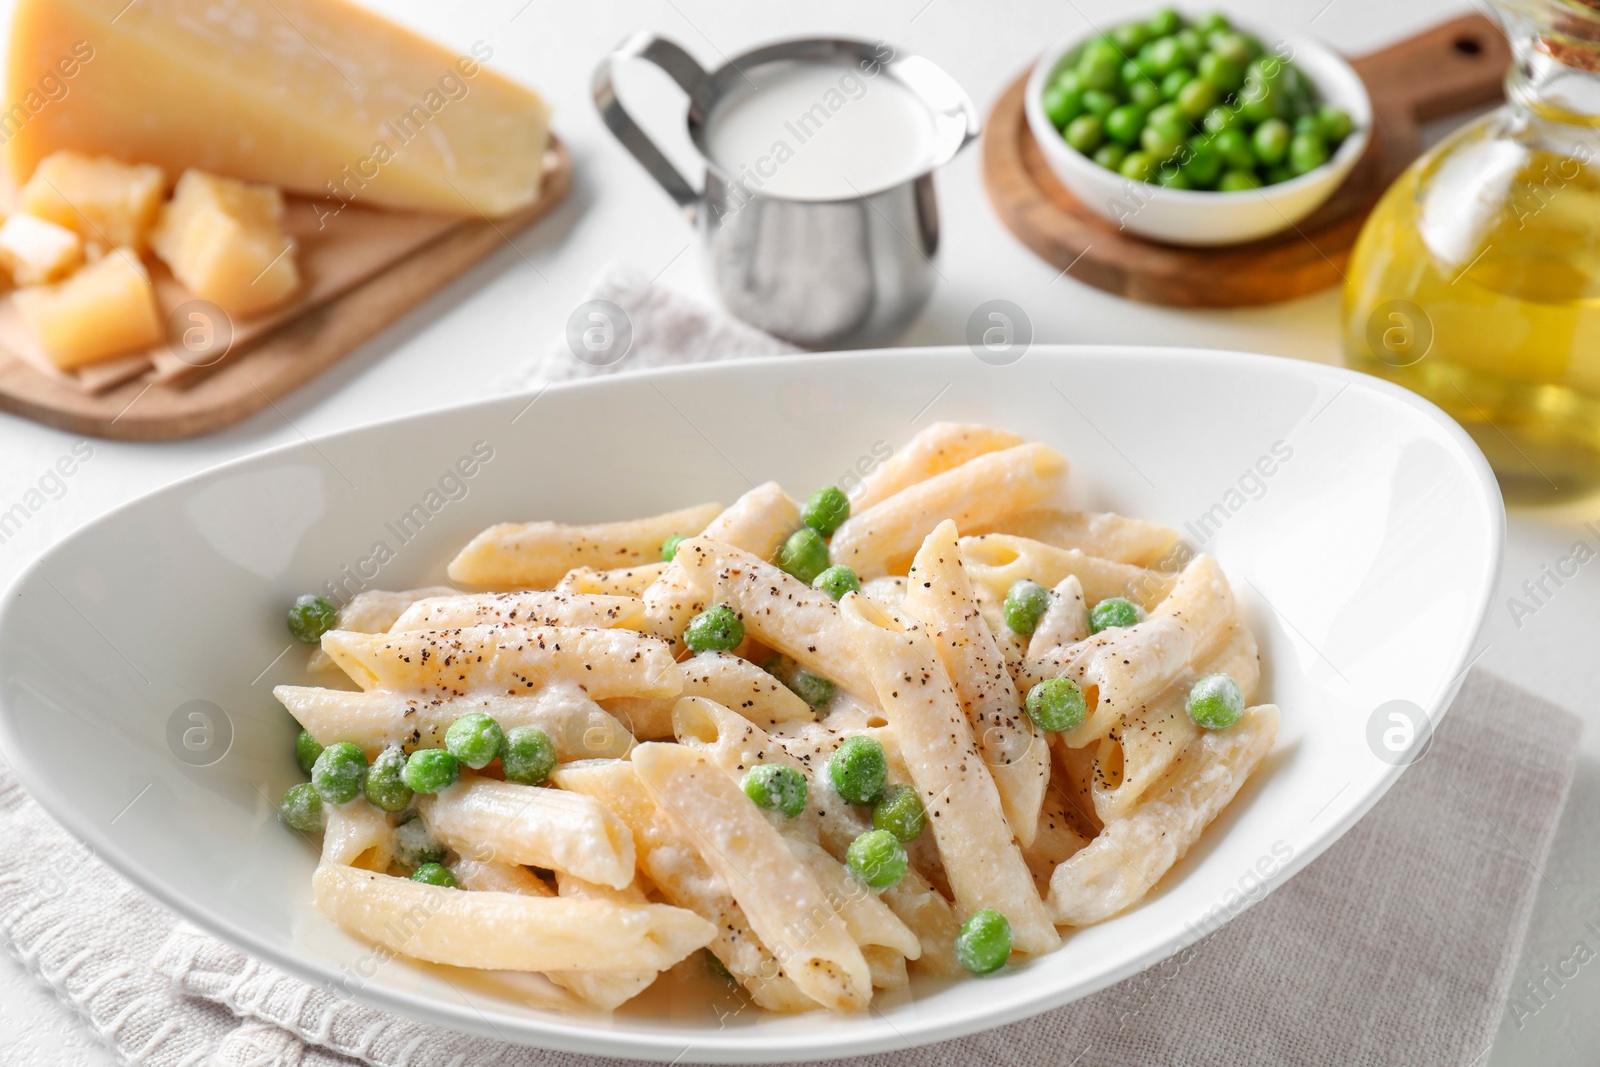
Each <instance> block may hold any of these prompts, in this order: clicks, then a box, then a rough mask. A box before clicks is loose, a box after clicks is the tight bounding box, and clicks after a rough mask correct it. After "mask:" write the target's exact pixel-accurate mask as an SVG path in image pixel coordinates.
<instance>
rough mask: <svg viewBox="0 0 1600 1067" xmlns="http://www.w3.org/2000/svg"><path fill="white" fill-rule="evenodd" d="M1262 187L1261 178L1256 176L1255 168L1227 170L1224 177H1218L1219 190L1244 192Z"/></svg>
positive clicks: (1222, 191) (1223, 191)
mask: <svg viewBox="0 0 1600 1067" xmlns="http://www.w3.org/2000/svg"><path fill="white" fill-rule="evenodd" d="M1259 188H1261V179H1260V178H1257V177H1256V174H1255V171H1253V170H1226V171H1223V172H1222V177H1220V178H1218V179H1217V192H1219V193H1242V192H1245V191H1247V190H1250V189H1259Z"/></svg>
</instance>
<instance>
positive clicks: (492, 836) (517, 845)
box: [416, 772, 636, 889]
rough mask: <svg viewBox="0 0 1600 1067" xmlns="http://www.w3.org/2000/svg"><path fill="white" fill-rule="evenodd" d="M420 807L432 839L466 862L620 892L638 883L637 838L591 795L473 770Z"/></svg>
mask: <svg viewBox="0 0 1600 1067" xmlns="http://www.w3.org/2000/svg"><path fill="white" fill-rule="evenodd" d="M416 803H417V811H418V812H420V813H421V815H422V819H423V821H424V822H425V823H427V826H428V829H429V830H430V831H431V832H432V833H433V835H434V836H435V837H437V838H438V839H439V840H440V841H443V842H444V843H445V844H447V845H449V846H450V847H451V848H453V849H455V850H456V851H457V852H459V853H461V854H462V855H463V856H468V857H470V858H472V859H480V860H494V861H496V862H499V863H522V864H527V865H529V866H533V867H546V868H550V869H552V870H557V871H566V872H567V873H569V874H575V875H577V876H578V877H579V878H583V879H585V880H587V881H590V882H599V883H600V884H602V885H609V886H612V887H614V888H617V889H621V888H622V887H623V886H626V885H628V884H629V883H631V882H632V881H633V876H634V865H635V862H636V854H635V851H634V845H633V834H632V833H631V832H630V831H629V830H628V827H627V824H626V823H624V822H623V821H622V820H621V819H619V818H617V816H616V815H615V814H614V813H613V812H612V811H611V809H610V808H608V807H606V806H605V805H604V804H602V803H600V802H599V801H598V800H595V799H594V798H593V797H586V796H583V795H582V794H579V793H570V792H567V791H566V790H562V789H545V788H543V787H541V786H532V785H518V784H516V783H514V782H501V781H496V780H495V779H493V778H484V777H481V776H479V775H476V774H472V773H470V772H468V773H464V774H463V775H462V777H461V780H460V781H458V782H457V783H456V784H455V785H453V786H451V787H450V788H448V789H446V790H444V791H443V792H441V793H436V794H433V795H431V796H429V795H426V794H424V795H420V796H418V797H417V801H416Z"/></svg>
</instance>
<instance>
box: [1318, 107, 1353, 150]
mask: <svg viewBox="0 0 1600 1067" xmlns="http://www.w3.org/2000/svg"><path fill="white" fill-rule="evenodd" d="M1317 123H1318V125H1320V126H1321V127H1322V136H1323V137H1324V138H1326V139H1327V142H1328V143H1329V144H1330V145H1336V144H1338V143H1339V142H1340V141H1343V140H1344V139H1345V138H1346V137H1349V136H1350V132H1351V131H1352V130H1353V129H1355V123H1354V122H1353V121H1352V120H1351V118H1350V112H1348V111H1346V110H1345V109H1344V108H1342V107H1335V106H1334V105H1332V104H1323V105H1322V106H1321V107H1319V108H1317Z"/></svg>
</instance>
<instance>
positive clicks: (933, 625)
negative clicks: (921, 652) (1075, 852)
mask: <svg viewBox="0 0 1600 1067" xmlns="http://www.w3.org/2000/svg"><path fill="white" fill-rule="evenodd" d="M905 612H906V614H908V615H910V616H912V617H913V618H915V619H916V620H917V621H918V622H920V623H921V624H922V626H923V629H924V630H926V631H927V634H928V636H929V637H930V638H931V639H932V644H933V647H934V648H935V649H936V650H937V652H938V655H939V658H940V659H941V660H942V661H943V662H944V667H945V672H946V673H947V674H948V675H949V677H950V681H951V682H952V683H953V684H954V686H955V695H956V699H957V700H959V701H960V702H961V710H962V711H964V712H965V713H966V716H967V722H968V723H969V724H970V725H971V728H972V733H973V737H974V739H975V740H976V742H977V745H978V752H979V753H980V754H981V755H982V757H983V762H984V764H985V765H986V766H987V767H988V768H989V773H990V774H991V775H992V776H993V777H994V784H995V788H996V789H997V790H999V793H1000V806H1001V808H1002V809H1003V810H1004V812H1005V817H1006V824H1007V826H1009V827H1010V830H1011V834H1012V836H1014V837H1015V838H1016V839H1017V842H1018V844H1021V845H1023V846H1024V847H1026V846H1027V844H1028V843H1029V842H1030V841H1032V840H1033V835H1034V832H1035V830H1036V829H1037V828H1038V824H1039V806H1040V805H1041V804H1043V803H1044V793H1045V787H1046V786H1047V785H1049V782H1050V749H1049V747H1048V746H1047V745H1046V744H1045V741H1044V738H1042V737H1036V736H1035V735H1034V730H1033V723H1032V722H1031V721H1030V720H1029V719H1028V716H1027V714H1026V713H1025V712H1024V711H1023V708H1022V698H1021V697H1020V696H1018V695H1017V689H1016V686H1015V685H1014V684H1013V682H1012V680H1011V674H1010V673H1009V672H1008V671H1007V670H1006V664H1005V659H1004V658H1003V657H1002V656H1001V653H1000V648H999V646H998V645H996V644H995V641H994V638H993V636H991V634H990V632H989V628H988V627H987V626H985V625H984V624H983V620H982V618H981V617H980V615H979V613H978V608H977V605H976V603H975V602H974V601H973V597H972V584H971V583H970V582H969V581H968V580H967V575H966V570H965V568H963V566H962V564H961V553H960V550H959V548H958V547H957V545H956V524H955V523H953V522H950V521H949V520H948V519H947V520H945V521H944V522H942V523H940V524H939V525H938V526H937V527H935V528H934V530H933V532H932V533H930V534H929V535H928V537H927V540H925V541H924V542H923V543H922V548H921V549H920V550H919V551H918V552H917V556H916V561H915V562H914V563H912V565H911V574H910V576H909V578H908V579H907V581H906V599H905Z"/></svg>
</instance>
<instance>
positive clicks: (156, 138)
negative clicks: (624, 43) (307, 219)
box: [0, 0, 548, 215]
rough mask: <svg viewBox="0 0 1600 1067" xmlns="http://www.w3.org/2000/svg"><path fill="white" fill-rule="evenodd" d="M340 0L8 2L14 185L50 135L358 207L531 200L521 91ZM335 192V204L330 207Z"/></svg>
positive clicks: (471, 209) (534, 128) (473, 208)
mask: <svg viewBox="0 0 1600 1067" xmlns="http://www.w3.org/2000/svg"><path fill="white" fill-rule="evenodd" d="M492 52H493V49H492V48H490V47H489V46H487V45H485V44H483V43H481V42H480V43H479V44H476V45H474V46H473V47H472V52H471V54H470V55H457V54H455V53H453V52H451V51H449V50H448V49H445V48H443V47H441V46H439V45H436V44H434V43H432V42H430V41H426V40H423V39H422V38H420V37H418V36H416V35H415V34H412V33H410V32H408V31H407V30H404V29H402V28H400V27H399V26H396V25H394V24H393V23H390V22H387V21H385V20H384V19H382V18H380V17H378V16H377V15H375V14H372V13H371V12H369V11H367V10H365V9H363V8H361V7H358V6H356V5H355V4H353V3H348V2H345V0H138V2H137V3H133V4H130V3H128V0H18V3H17V7H16V14H15V17H14V19H13V22H12V28H11V42H10V57H9V61H8V63H7V69H6V101H7V103H6V104H5V105H4V106H5V107H7V108H9V110H8V111H6V112H4V113H3V114H0V132H3V134H4V140H5V152H6V159H7V163H8V165H9V168H10V171H11V175H12V178H13V179H14V180H15V181H17V182H18V183H19V184H20V183H21V182H23V181H26V180H27V179H28V177H29V176H31V175H32V174H33V171H34V168H35V166H36V165H37V164H38V162H39V161H40V160H41V159H43V158H44V157H46V156H48V155H50V154H51V153H52V152H55V151H58V150H60V149H72V150H75V151H78V152H83V153H87V154H90V155H96V156H113V157H116V158H118V159H122V160H125V161H128V162H138V163H153V164H156V165H157V166H159V167H162V168H163V169H165V170H166V172H167V173H168V174H170V175H178V174H181V173H183V172H184V171H185V170H188V169H190V168H198V169H200V170H204V171H209V172H211V173H213V174H220V175H223V176H226V177H230V178H238V179H241V180H245V181H254V182H268V183H271V184H273V185H278V186H282V187H283V188H285V189H289V190H294V191H296V192H301V193H305V194H307V195H311V196H321V197H329V198H331V199H332V200H334V201H337V202H339V203H357V204H361V205H363V206H367V207H391V208H406V209H414V210H419V211H438V212H449V213H452V214H461V215H476V214H483V215H503V214H506V213H508V212H512V211H515V210H516V209H518V208H520V207H523V206H525V205H527V204H529V203H531V202H532V201H533V200H534V198H535V197H536V196H537V194H538V190H539V174H540V166H541V161H542V157H543V155H544V148H545V140H546V137H547V135H548V111H547V109H546V107H545V105H544V102H543V101H542V100H540V98H539V97H538V96H537V95H536V94H535V93H534V92H532V91H531V90H529V89H526V88H524V87H522V86H520V85H517V84H516V83H514V82H511V81H509V80H507V79H505V78H503V77H501V76H499V75H497V74H495V73H494V72H492V71H490V70H489V69H488V68H487V67H485V66H484V65H483V61H484V60H486V59H488V58H489V56H490V55H491V54H492ZM336 206H337V204H336V205H335V207H336Z"/></svg>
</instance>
